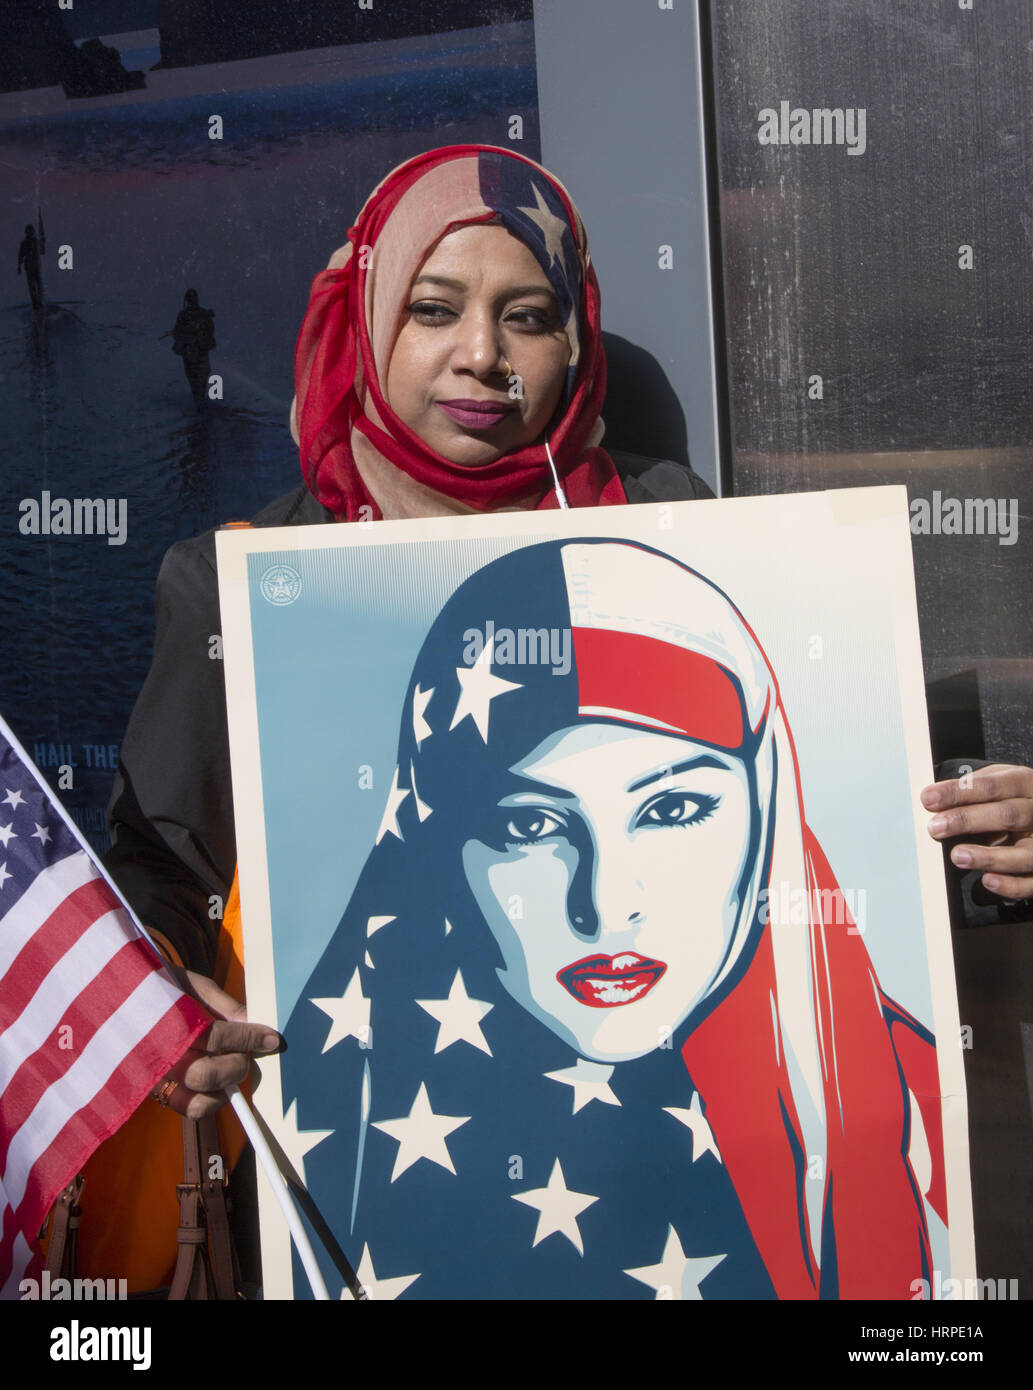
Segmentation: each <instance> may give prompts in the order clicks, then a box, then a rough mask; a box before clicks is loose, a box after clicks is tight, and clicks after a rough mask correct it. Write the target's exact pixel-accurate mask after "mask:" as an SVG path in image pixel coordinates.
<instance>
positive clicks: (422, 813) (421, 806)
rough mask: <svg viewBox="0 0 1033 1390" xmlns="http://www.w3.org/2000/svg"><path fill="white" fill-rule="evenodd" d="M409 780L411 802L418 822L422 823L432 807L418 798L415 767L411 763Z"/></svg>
mask: <svg viewBox="0 0 1033 1390" xmlns="http://www.w3.org/2000/svg"><path fill="white" fill-rule="evenodd" d="M409 781H410V782H411V783H412V797H413V803H414V804H415V806H416V814H417V815H418V816H419V818H420V824H421V825H422V823H423V822H424V821H425V820H426V819H427V817H428V816H429V815H430V813H431V811H433V809H434V807H433V806H428V805H427V803H426V802H425V801H421V800H420V794H419V792H418V791H417V790H416V769H415V768H414V767H413V765H412V763H410V764H409Z"/></svg>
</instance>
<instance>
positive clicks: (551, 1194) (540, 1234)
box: [513, 1158, 599, 1255]
mask: <svg viewBox="0 0 1033 1390" xmlns="http://www.w3.org/2000/svg"><path fill="white" fill-rule="evenodd" d="M598 1200H599V1198H598V1197H593V1196H592V1195H591V1194H590V1193H588V1192H574V1191H573V1190H572V1189H571V1188H568V1186H567V1183H566V1179H565V1178H564V1176H563V1169H562V1167H561V1166H560V1161H559V1159H558V1158H557V1159H556V1162H555V1163H554V1164H553V1166H552V1172H551V1174H550V1175H549V1181H548V1183H547V1185H546V1186H545V1187H535V1188H532V1190H531V1191H530V1192H514V1193H513V1201H514V1202H523V1204H524V1205H525V1206H528V1207H533V1208H534V1209H535V1211H537V1213H538V1225H537V1227H536V1228H535V1233H534V1240H532V1242H531V1245H532V1246H535V1245H540V1244H541V1242H542V1241H543V1240H545V1239H546V1238H547V1237H548V1236H551V1235H562V1236H566V1238H567V1239H568V1240H569V1241H570V1243H571V1245H573V1247H574V1249H575V1250H576V1251H577V1252H578V1254H579V1255H583V1254H584V1253H585V1244H584V1241H583V1240H582V1239H581V1229H580V1227H579V1226H578V1224H577V1219H578V1217H579V1216H580V1215H581V1213H582V1212H583V1211H585V1210H587V1208H588V1207H590V1206H591V1205H592V1204H593V1203H594V1202H598Z"/></svg>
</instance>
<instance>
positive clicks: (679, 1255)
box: [624, 1226, 727, 1302]
mask: <svg viewBox="0 0 1033 1390" xmlns="http://www.w3.org/2000/svg"><path fill="white" fill-rule="evenodd" d="M726 1258H727V1256H725V1255H704V1256H702V1257H700V1258H693V1257H692V1256H689V1255H686V1253H685V1251H684V1250H683V1249H682V1243H681V1240H680V1239H679V1237H678V1232H677V1231H676V1230H675V1229H674V1227H673V1226H668V1227H667V1241H666V1243H665V1244H664V1252H663V1254H662V1255H661V1257H660V1259H659V1261H658V1262H657V1263H656V1264H655V1265H641V1266H640V1267H639V1268H638V1269H626V1270H625V1271H624V1273H625V1274H629V1275H630V1276H631V1278H632V1279H637V1280H638V1281H639V1283H640V1284H648V1285H649V1287H650V1288H651V1289H655V1290H656V1298H657V1300H658V1301H659V1300H661V1299H670V1300H672V1301H677V1302H681V1301H683V1300H686V1301H687V1300H693V1301H695V1300H702V1298H703V1295H702V1294H701V1293H700V1291H699V1286H700V1284H702V1282H703V1280H704V1279H705V1278H706V1277H707V1275H708V1274H710V1273H712V1271H713V1270H715V1269H716V1268H717V1266H718V1265H719V1264H720V1263H721V1261H722V1260H724V1259H726Z"/></svg>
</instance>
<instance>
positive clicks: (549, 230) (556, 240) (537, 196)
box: [519, 181, 567, 275]
mask: <svg viewBox="0 0 1033 1390" xmlns="http://www.w3.org/2000/svg"><path fill="white" fill-rule="evenodd" d="M531 192H532V193H533V194H534V201H535V206H534V207H533V208H523V207H522V208H520V209H519V211H520V212H522V213H524V215H525V216H526V217H529V218H530V219H531V221H532V222H533V223H534V224H535V225H536V226H537V227H538V228H539V229H540V231H541V233H542V236H543V237H544V238H545V249H546V251H547V252H548V254H549V268H550V269H551V268H552V265H553V263H554V262H555V261H559V263H560V268H561V269H562V271H563V274H564V275H566V273H567V262H566V259H565V257H564V255H563V233H564V232H565V231H566V230H567V224H566V223H565V222H564V221H563V219H562V218H561V217H557V216H556V214H555V213H554V212H550V211H549V205H548V203H546V201H545V199H544V198H543V197H542V195H541V190H540V189H539V187H538V185H537V184H536V183H534V182H533V181H532V183H531Z"/></svg>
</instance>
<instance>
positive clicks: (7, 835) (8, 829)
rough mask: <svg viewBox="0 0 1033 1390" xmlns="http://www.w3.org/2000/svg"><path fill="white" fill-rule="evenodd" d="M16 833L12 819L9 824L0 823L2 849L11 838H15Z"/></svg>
mask: <svg viewBox="0 0 1033 1390" xmlns="http://www.w3.org/2000/svg"><path fill="white" fill-rule="evenodd" d="M17 838H18V835H17V833H16V832H15V829H14V821H11V824H10V825H0V841H2V842H3V846H4V849H6V848H7V846H8V844H9V843H10V841H11V840H17Z"/></svg>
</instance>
